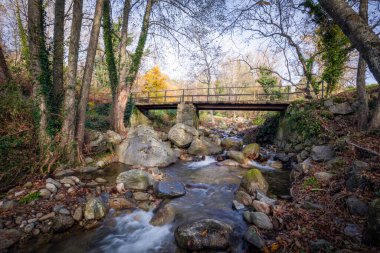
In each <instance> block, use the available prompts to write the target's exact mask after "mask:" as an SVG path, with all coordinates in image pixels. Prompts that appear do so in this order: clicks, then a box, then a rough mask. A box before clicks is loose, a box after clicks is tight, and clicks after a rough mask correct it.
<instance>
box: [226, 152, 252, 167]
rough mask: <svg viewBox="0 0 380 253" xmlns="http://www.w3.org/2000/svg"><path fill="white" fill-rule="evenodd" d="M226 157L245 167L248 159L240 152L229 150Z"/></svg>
mask: <svg viewBox="0 0 380 253" xmlns="http://www.w3.org/2000/svg"><path fill="white" fill-rule="evenodd" d="M227 156H228V157H229V158H230V159H232V160H234V161H237V162H238V163H239V164H243V165H247V164H248V163H249V159H248V158H247V157H245V155H244V154H243V152H240V151H235V150H230V151H228V152H227Z"/></svg>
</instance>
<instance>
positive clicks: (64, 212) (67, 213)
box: [59, 208, 70, 215]
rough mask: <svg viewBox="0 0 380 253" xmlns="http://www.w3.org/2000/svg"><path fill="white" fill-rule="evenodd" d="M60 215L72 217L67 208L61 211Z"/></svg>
mask: <svg viewBox="0 0 380 253" xmlns="http://www.w3.org/2000/svg"><path fill="white" fill-rule="evenodd" d="M59 213H60V214H64V215H70V211H69V210H68V209H67V208H61V209H59Z"/></svg>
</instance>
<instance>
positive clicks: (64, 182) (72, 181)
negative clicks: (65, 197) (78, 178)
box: [60, 177, 75, 187]
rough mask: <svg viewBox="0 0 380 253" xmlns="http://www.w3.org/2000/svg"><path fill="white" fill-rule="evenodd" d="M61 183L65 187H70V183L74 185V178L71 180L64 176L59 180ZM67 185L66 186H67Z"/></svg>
mask: <svg viewBox="0 0 380 253" xmlns="http://www.w3.org/2000/svg"><path fill="white" fill-rule="evenodd" d="M60 182H61V183H62V184H64V186H65V187H70V186H71V185H75V182H74V180H72V179H71V178H69V177H64V178H62V179H61V180H60ZM67 185H68V186H67Z"/></svg>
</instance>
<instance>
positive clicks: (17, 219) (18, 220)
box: [15, 216, 24, 225]
mask: <svg viewBox="0 0 380 253" xmlns="http://www.w3.org/2000/svg"><path fill="white" fill-rule="evenodd" d="M23 219H24V218H23V217H21V216H18V217H16V220H15V223H16V224H17V225H20V224H21V222H22V221H23Z"/></svg>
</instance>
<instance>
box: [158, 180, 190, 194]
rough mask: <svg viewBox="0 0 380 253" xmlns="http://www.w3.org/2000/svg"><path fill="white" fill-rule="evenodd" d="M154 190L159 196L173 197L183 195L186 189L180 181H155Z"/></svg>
mask: <svg viewBox="0 0 380 253" xmlns="http://www.w3.org/2000/svg"><path fill="white" fill-rule="evenodd" d="M154 192H155V193H156V195H157V196H158V197H160V198H175V197H180V196H183V195H185V194H186V189H185V186H184V185H183V184H182V183H180V182H157V183H156V184H155V185H154Z"/></svg>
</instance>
